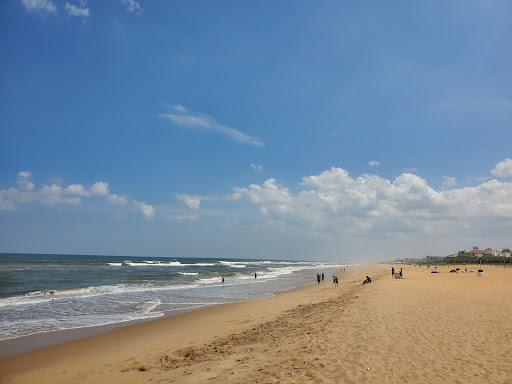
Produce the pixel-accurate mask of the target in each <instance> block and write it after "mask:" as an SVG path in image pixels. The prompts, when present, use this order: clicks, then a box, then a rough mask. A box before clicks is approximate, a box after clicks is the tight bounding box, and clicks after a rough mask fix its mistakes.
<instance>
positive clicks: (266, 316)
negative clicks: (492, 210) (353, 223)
mask: <svg viewBox="0 0 512 384" xmlns="http://www.w3.org/2000/svg"><path fill="white" fill-rule="evenodd" d="M389 269H390V266H388V265H372V266H361V267H353V268H350V269H348V270H347V272H345V273H340V276H341V283H340V286H339V287H338V288H334V287H333V285H332V284H331V282H330V280H329V279H327V281H326V282H325V283H324V284H322V285H320V286H319V287H318V286H316V284H315V285H310V286H306V287H301V288H298V289H294V290H292V291H289V292H284V293H280V294H277V295H276V296H274V297H271V298H267V299H261V300H254V301H247V302H239V303H231V304H225V305H219V306H214V307H209V308H205V309H202V310H198V311H194V312H191V313H186V314H183V315H179V316H175V317H171V318H165V319H161V320H156V321H152V322H148V323H144V324H140V325H136V326H132V327H128V328H124V329H119V330H116V331H113V332H110V333H107V334H103V335H98V336H95V337H91V338H87V339H83V340H78V341H73V342H69V343H65V344H61V345H58V346H55V347H50V348H46V349H42V350H38V351H34V352H30V353H27V354H25V355H21V356H17V357H13V358H8V359H3V360H1V361H0V372H1V382H2V383H43V384H44V383H141V382H155V383H203V382H204V383H221V382H222V383H282V382H287V383H309V382H324V383H360V382H370V383H391V382H409V383H433V382H439V383H511V382H512V323H511V321H510V320H511V319H512V301H511V300H510V296H511V294H512V270H511V269H504V268H503V267H490V266H486V267H485V276H484V277H478V276H477V275H476V273H460V274H454V273H448V270H449V269H450V268H449V267H441V268H439V270H440V272H441V273H439V274H431V273H430V271H429V270H427V268H425V267H423V268H419V267H413V266H404V279H403V280H394V279H391V274H390V272H389ZM468 269H473V270H474V271H476V269H475V268H468ZM366 274H369V275H370V276H372V278H373V279H374V281H373V283H372V284H369V285H364V286H362V285H361V281H362V279H363V278H364V276H365V275H366Z"/></svg>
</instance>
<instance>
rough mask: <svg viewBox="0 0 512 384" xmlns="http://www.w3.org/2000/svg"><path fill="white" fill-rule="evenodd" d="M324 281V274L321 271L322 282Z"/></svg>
mask: <svg viewBox="0 0 512 384" xmlns="http://www.w3.org/2000/svg"><path fill="white" fill-rule="evenodd" d="M323 282H324V274H323V273H322V283H323Z"/></svg>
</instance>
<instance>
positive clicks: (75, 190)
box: [64, 184, 91, 196]
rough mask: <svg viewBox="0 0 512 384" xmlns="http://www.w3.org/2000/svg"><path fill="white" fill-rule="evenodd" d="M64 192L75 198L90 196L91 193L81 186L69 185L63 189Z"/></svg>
mask: <svg viewBox="0 0 512 384" xmlns="http://www.w3.org/2000/svg"><path fill="white" fill-rule="evenodd" d="M64 191H65V192H68V193H70V194H72V195H77V196H90V195H91V192H90V191H88V190H87V188H85V187H84V186H83V185H82V184H70V185H68V186H67V187H66V188H65V190H64Z"/></svg>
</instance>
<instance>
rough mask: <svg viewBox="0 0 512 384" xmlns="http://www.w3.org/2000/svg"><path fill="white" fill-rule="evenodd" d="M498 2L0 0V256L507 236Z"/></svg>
mask: <svg viewBox="0 0 512 384" xmlns="http://www.w3.org/2000/svg"><path fill="white" fill-rule="evenodd" d="M511 11H512V5H510V3H508V2H505V1H503V2H501V1H443V2H427V3H425V4H418V3H411V2H405V1H404V2H386V3H383V2H360V1H358V2H355V1H354V2H338V1H323V2H320V3H319V2H302V1H281V2H274V1H261V2H254V3H252V4H250V3H247V2H239V1H220V2H206V1H203V2H199V1H182V2H180V1H151V2H150V1H143V0H138V1H134V0H97V1H93V0H90V1H87V2H85V1H81V2H77V1H71V0H70V1H60V0H15V1H9V2H2V4H0V49H1V52H2V55H1V58H0V84H2V86H1V87H0V100H1V102H0V229H1V230H0V244H1V245H0V251H4V252H74V253H100V254H105V253H107V254H127V255H128V254H140V255H169V256H218V257H274V258H306V259H311V258H319V259H326V258H328V259H336V260H350V261H358V260H371V259H377V258H379V257H389V256H394V255H398V256H421V255H424V254H427V253H429V254H443V253H448V252H451V251H454V250H456V249H459V248H467V247H470V246H472V245H474V244H479V245H481V246H491V247H505V246H507V247H510V245H511V244H510V239H509V238H507V233H510V229H511V227H512V224H511V221H512V203H511V201H512V186H511V181H512V180H511V178H510V177H511V176H512V160H510V161H509V159H510V158H512V149H511V148H512V147H511V143H512V129H511V126H510V124H511V121H512V72H511V71H510V68H512V51H511V50H510V49H509V45H510V38H511V37H512V34H511V32H512V23H511V17H512V13H511ZM369 163H371V164H372V165H369ZM251 164H252V166H251ZM333 167H334V168H333ZM495 167H496V168H495ZM20 172H21V174H20ZM346 172H348V173H349V176H347V175H346ZM364 175H366V176H364ZM308 176H315V177H314V180H313V179H311V178H310V179H305V178H307V177H308ZM358 177H361V178H360V179H358ZM375 177H378V179H375ZM308 180H309V181H308ZM494 181H495V183H494ZM385 182H388V183H389V185H385ZM95 183H99V184H95ZM94 185H95V186H96V187H94ZM251 185H252V187H251ZM509 198H510V199H509ZM409 201H410V202H415V204H413V203H410V202H409ZM490 202H492V204H491V203H490ZM468 207H469V208H468ZM440 211H442V212H445V213H444V214H440V213H439V212H440ZM507 231H508V232H507Z"/></svg>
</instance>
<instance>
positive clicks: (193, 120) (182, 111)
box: [159, 104, 265, 147]
mask: <svg viewBox="0 0 512 384" xmlns="http://www.w3.org/2000/svg"><path fill="white" fill-rule="evenodd" d="M159 116H161V117H162V118H164V119H166V120H168V121H170V122H171V123H173V124H176V125H179V126H180V127H183V128H188V129H194V130H197V131H204V132H213V133H217V134H219V135H223V136H227V137H229V138H230V139H231V140H234V141H237V142H239V143H243V144H249V145H252V146H255V147H262V146H264V145H265V143H263V141H261V140H260V139H259V138H257V137H254V136H250V135H248V134H246V133H244V132H242V131H239V130H236V129H233V128H229V127H226V126H225V125H222V124H221V123H219V122H218V121H217V120H215V119H214V118H213V117H211V116H208V115H206V114H204V113H191V112H189V110H188V109H187V108H185V107H184V106H182V105H181V104H178V105H173V106H171V107H169V111H167V112H165V113H160V114H159Z"/></svg>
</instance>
